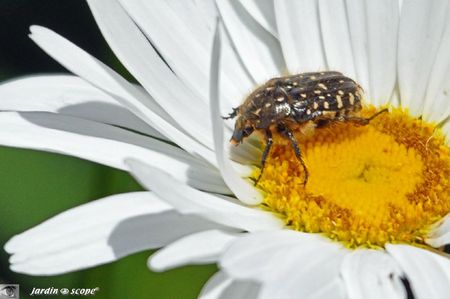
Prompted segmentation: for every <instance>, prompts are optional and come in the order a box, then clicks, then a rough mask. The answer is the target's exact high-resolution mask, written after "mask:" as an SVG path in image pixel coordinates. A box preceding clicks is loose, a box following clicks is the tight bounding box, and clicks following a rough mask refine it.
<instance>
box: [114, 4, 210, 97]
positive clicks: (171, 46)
mask: <svg viewBox="0 0 450 299" xmlns="http://www.w3.org/2000/svg"><path fill="white" fill-rule="evenodd" d="M120 3H121V5H122V6H123V7H124V8H125V10H126V11H127V12H128V13H129V15H130V16H131V17H132V18H133V20H134V21H135V22H136V23H137V24H138V25H139V27H140V28H141V29H142V30H143V32H144V33H145V34H146V35H147V36H148V37H149V39H150V40H151V42H152V43H153V44H154V45H155V47H156V48H157V49H158V52H159V53H161V55H162V56H163V57H164V60H165V61H166V62H167V64H168V65H169V66H170V67H171V69H172V70H173V71H174V72H175V73H176V74H177V76H178V77H180V78H181V79H182V80H183V82H186V83H188V84H189V85H190V87H191V88H192V89H193V90H195V91H197V92H198V93H199V95H201V97H202V99H204V101H205V103H206V102H207V98H208V97H207V93H208V86H207V84H205V82H208V66H209V64H208V56H209V53H210V45H211V39H212V34H211V32H210V31H209V30H208V28H207V26H206V24H205V25H204V24H203V23H204V19H203V18H201V17H200V15H199V13H198V11H196V9H195V5H194V3H193V2H190V1H181V2H180V1H178V2H175V1H156V2H149V1H142V0H131V1H123V0H121V1H120ZM181 49H182V50H181Z"/></svg>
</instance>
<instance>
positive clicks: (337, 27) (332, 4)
mask: <svg viewBox="0 0 450 299" xmlns="http://www.w3.org/2000/svg"><path fill="white" fill-rule="evenodd" d="M319 10H320V13H319V14H320V25H321V26H320V28H321V31H322V40H323V45H324V49H325V56H326V61H327V65H328V69H330V70H337V71H340V72H342V73H344V74H345V75H346V76H349V77H350V78H355V77H356V75H355V66H354V64H353V53H352V48H351V44H350V32H349V30H348V29H349V26H348V24H347V12H346V10H345V5H344V0H335V1H327V0H319Z"/></svg>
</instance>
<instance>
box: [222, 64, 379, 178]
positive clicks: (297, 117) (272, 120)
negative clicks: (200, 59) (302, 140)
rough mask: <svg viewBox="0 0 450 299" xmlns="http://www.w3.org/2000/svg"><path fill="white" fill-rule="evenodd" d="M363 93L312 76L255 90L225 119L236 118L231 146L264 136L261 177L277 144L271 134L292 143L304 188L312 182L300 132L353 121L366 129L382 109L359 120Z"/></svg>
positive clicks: (339, 80) (331, 76)
mask: <svg viewBox="0 0 450 299" xmlns="http://www.w3.org/2000/svg"><path fill="white" fill-rule="evenodd" d="M363 94H364V91H363V89H362V88H361V86H360V85H359V84H358V83H356V82H355V81H354V80H352V79H350V78H348V77H346V76H344V75H343V74H342V73H340V72H336V71H326V72H309V73H301V74H297V75H291V76H285V77H276V78H272V79H270V80H269V81H267V82H266V83H265V84H263V85H262V86H260V87H258V88H257V89H255V90H254V91H253V92H252V93H251V94H250V95H249V96H248V97H247V98H246V99H245V101H244V102H243V103H242V104H241V105H240V106H238V107H236V108H233V111H232V112H231V113H230V114H229V115H228V116H226V117H223V118H224V119H233V118H235V117H237V119H236V122H235V126H234V131H233V135H232V137H231V140H230V142H231V143H232V144H234V145H239V144H240V143H242V141H243V140H244V139H245V138H246V137H248V136H250V135H251V134H252V133H253V132H254V131H260V132H261V133H263V135H264V136H265V141H266V145H265V148H264V150H263V153H262V157H261V172H260V175H259V177H258V178H257V180H256V181H255V185H256V184H257V183H258V181H259V179H260V178H261V175H262V173H263V170H264V166H265V163H266V159H267V156H268V154H269V152H270V148H271V146H272V144H273V133H274V132H275V133H278V134H279V135H280V136H282V137H283V138H286V139H288V140H289V141H290V144H291V146H292V148H293V150H294V153H295V156H296V157H297V159H298V160H299V162H300V164H301V165H302V167H303V171H304V174H305V176H304V181H303V185H304V186H306V183H307V182H308V177H309V173H308V168H307V167H306V164H305V161H304V160H303V157H302V152H301V149H300V146H299V144H298V142H297V139H296V137H295V136H294V133H293V132H295V131H297V130H298V129H301V128H305V127H309V128H321V127H324V126H327V125H329V124H330V123H332V122H336V121H340V122H344V121H351V122H354V123H357V124H359V125H367V124H368V123H369V122H370V120H372V119H373V118H375V117H376V116H377V115H379V114H380V113H383V112H386V111H387V109H383V110H381V111H379V112H377V113H375V114H374V115H372V116H371V117H369V118H363V117H360V116H359V112H360V111H361V109H362V104H361V100H362V97H363Z"/></svg>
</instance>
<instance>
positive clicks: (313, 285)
mask: <svg viewBox="0 0 450 299" xmlns="http://www.w3.org/2000/svg"><path fill="white" fill-rule="evenodd" d="M346 253H347V251H346V250H345V249H343V248H342V247H341V246H339V245H337V244H336V243H332V242H330V241H328V240H326V239H325V238H323V237H321V236H319V235H315V234H306V233H300V232H296V231H289V230H281V231H276V232H265V233H252V234H248V235H247V236H244V237H242V238H239V239H237V240H236V241H235V242H233V243H231V245H230V247H229V249H228V250H226V252H225V254H223V256H222V258H221V262H220V267H221V269H223V270H224V271H225V272H226V273H227V274H228V275H230V276H231V277H232V278H234V279H243V280H246V279H252V280H255V281H259V282H261V283H262V284H261V285H262V288H261V293H260V297H259V298H308V297H309V296H315V295H316V296H320V294H319V293H318V292H317V291H318V290H319V289H320V287H322V286H324V285H328V284H329V283H333V281H334V280H336V279H337V278H338V276H339V265H340V263H341V261H342V259H343V257H344V256H345V254H346ZM280 286H282V287H280Z"/></svg>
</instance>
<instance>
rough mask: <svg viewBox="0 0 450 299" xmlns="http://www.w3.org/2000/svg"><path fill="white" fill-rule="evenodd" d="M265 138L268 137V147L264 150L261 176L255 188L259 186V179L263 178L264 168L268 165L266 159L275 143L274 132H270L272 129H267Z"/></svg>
mask: <svg viewBox="0 0 450 299" xmlns="http://www.w3.org/2000/svg"><path fill="white" fill-rule="evenodd" d="M265 136H266V147H265V148H264V151H263V153H262V156H261V172H260V173H259V176H258V178H257V179H256V181H255V186H256V185H257V184H258V182H259V179H260V178H261V176H262V174H263V170H264V166H265V165H266V159H267V156H268V155H269V152H270V148H271V146H272V143H273V139H272V132H271V131H270V129H266V131H265Z"/></svg>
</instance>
